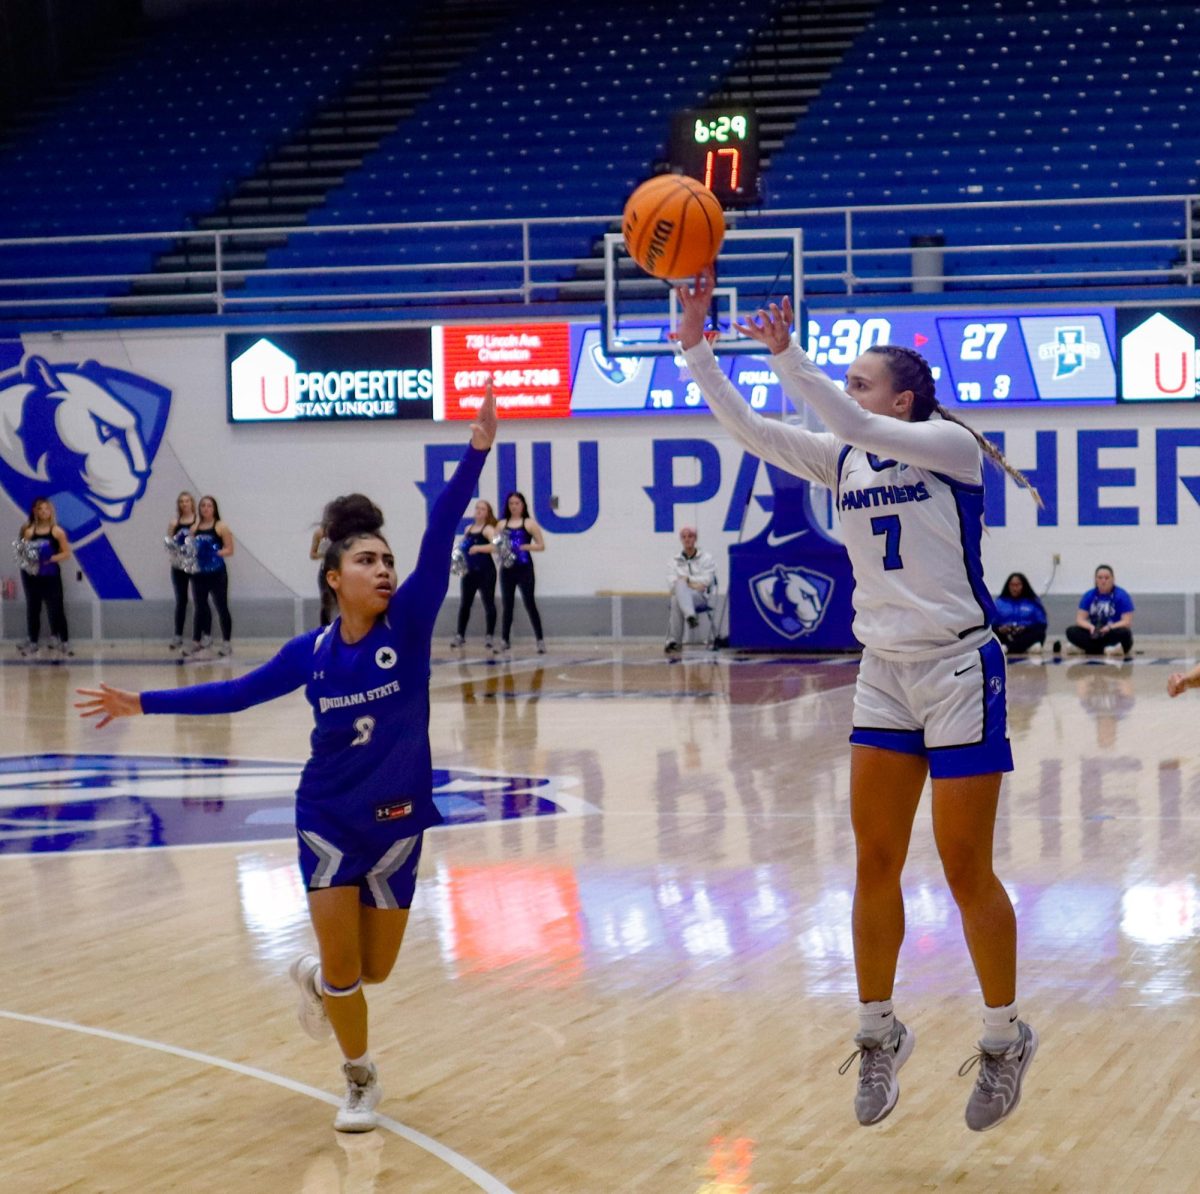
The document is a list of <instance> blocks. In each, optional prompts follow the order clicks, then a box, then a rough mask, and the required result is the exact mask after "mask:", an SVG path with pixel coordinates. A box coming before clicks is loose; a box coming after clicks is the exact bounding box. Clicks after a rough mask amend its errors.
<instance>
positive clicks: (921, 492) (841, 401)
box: [684, 341, 995, 660]
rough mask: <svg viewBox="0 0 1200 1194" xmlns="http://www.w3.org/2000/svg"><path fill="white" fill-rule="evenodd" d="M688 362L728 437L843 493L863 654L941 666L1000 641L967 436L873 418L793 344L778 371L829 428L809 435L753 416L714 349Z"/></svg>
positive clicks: (976, 468)
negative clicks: (940, 661) (994, 628)
mask: <svg viewBox="0 0 1200 1194" xmlns="http://www.w3.org/2000/svg"><path fill="white" fill-rule="evenodd" d="M684 356H685V358H686V360H687V363H688V366H689V368H690V369H691V371H692V375H693V376H694V377H695V378H696V381H697V382H698V383H699V384H700V388H701V389H702V390H703V392H704V396H705V397H706V398H707V399H708V403H709V406H710V407H711V409H712V412H713V414H714V415H716V417H717V418H718V419H719V420H720V422H721V423H722V425H723V426H724V427H725V428H726V429H727V430H728V431H730V432H731V434H733V435H734V436H735V437H736V438H737V439H738V440H740V441H741V443H743V444H744V445H745V446H746V447H748V448H749V449H750V450H751V451H752V452H755V453H757V454H758V455H759V456H761V457H762V458H763V459H764V460H769V461H770V462H771V463H772V464H776V465H778V466H779V467H780V468H784V469H787V470H788V471H789V472H792V473H795V474H796V475H797V476H799V477H803V478H805V479H806V480H809V481H815V482H816V483H817V484H820V485H824V486H826V487H827V488H829V489H832V490H833V491H834V495H835V498H836V502H837V507H838V512H839V515H840V517H841V523H842V539H843V541H844V542H845V545H846V550H847V552H848V553H849V555H850V564H851V566H852V568H853V570H854V581H855V589H854V614H855V617H854V633H855V635H856V636H857V637H858V639H859V641H860V642H861V643H862V644H863V646H864V647H869V648H870V649H871V650H873V651H876V652H877V653H878V654H880V655H882V656H884V657H885V658H900V659H910V660H915V659H921V658H926V659H935V658H938V657H940V656H943V655H952V654H954V653H955V652H957V651H962V650H965V649H969V648H972V647H976V646H979V645H980V644H981V643H982V642H984V641H986V639H987V638H989V637H990V636H991V622H992V618H993V617H994V614H995V606H994V605H993V603H992V598H991V596H990V595H989V593H988V591H987V589H986V588H985V587H984V582H983V564H982V561H981V559H980V553H979V546H980V537H981V535H982V532H983V483H982V482H983V467H982V457H981V456H980V451H979V445H978V443H977V442H976V440H975V438H974V436H973V435H972V434H971V432H970V431H969V430H967V428H965V427H960V426H958V425H957V424H956V423H952V422H948V421H946V420H944V419H930V420H928V421H927V422H923V423H917V424H913V423H909V422H906V421H902V420H900V419H894V418H889V417H885V416H882V415H875V414H871V413H869V412H867V411H865V410H863V409H862V408H861V407H860V406H859V405H858V403H856V402H855V401H854V400H853V399H852V398H850V397H849V395H847V394H846V392H845V391H844V390H842V389H840V388H839V387H838V386H836V385H834V384H833V382H831V381H830V380H829V378H827V377H826V376H825V375H824V374H823V373H821V371H820V370H819V369H817V368H816V366H815V365H814V364H813V363H812V362H811V361H810V360H809V359H808V357H807V356H806V355H805V354H804V352H803V351H802V350H801V349H800V348H798V347H797V346H795V345H793V346H792V347H791V348H789V349H788V350H787V351H785V352H783V353H780V354H778V355H777V356H774V357H772V358H771V360H772V365H773V367H774V369H775V371H776V372H777V373H778V375H779V378H780V381H781V382H782V383H783V387H784V390H785V391H786V393H787V394H788V396H789V397H791V398H793V399H797V400H802V401H805V402H807V403H808V404H809V405H810V406H811V407H812V408H813V410H815V411H816V413H817V414H818V415H819V416H820V417H821V419H822V420H823V421H824V423H825V425H826V426H827V427H828V428H829V431H828V432H813V431H806V430H805V429H804V428H802V427H793V426H787V425H785V424H782V423H776V422H773V421H771V420H768V419H764V418H763V417H762V416H761V415H759V414H757V413H756V412H755V411H752V410H751V409H750V408H749V407H748V406H747V405H746V402H745V400H744V399H743V398H742V396H741V395H740V394H739V393H738V392H737V390H735V389H734V388H733V385H732V383H730V381H729V379H728V378H727V377H725V375H724V374H723V372H722V371H721V368H720V366H719V365H718V364H717V362H716V360H715V358H714V357H713V355H712V349H711V348H710V347H709V346H708V344H707V343H704V342H703V341H702V342H701V343H700V344H699V345H696V346H695V347H693V348H689V349H688V350H687V352H686V353H685V354H684ZM852 444H855V445H857V446H851V445H852ZM913 460H917V461H920V462H921V463H920V464H912V463H910V462H911V461H913Z"/></svg>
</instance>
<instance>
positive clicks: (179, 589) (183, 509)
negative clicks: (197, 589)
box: [167, 489, 196, 651]
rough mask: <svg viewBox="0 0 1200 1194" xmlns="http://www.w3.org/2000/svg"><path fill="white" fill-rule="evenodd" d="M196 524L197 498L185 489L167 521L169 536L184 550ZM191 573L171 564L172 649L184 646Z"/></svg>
mask: <svg viewBox="0 0 1200 1194" xmlns="http://www.w3.org/2000/svg"><path fill="white" fill-rule="evenodd" d="M195 525H196V499H195V498H194V497H193V496H192V495H191V494H190V493H188V491H187V490H186V489H185V490H184V491H183V492H182V493H181V494H180V495H179V496H178V497H177V498H176V499H175V517H174V518H172V519H171V521H170V522H169V523H167V538H168V539H170V540H172V542H174V544H175V546H176V547H178V548H179V549H180V551H182V550H183V549H184V546H185V544H186V543H187V540H188V536H189V535H190V534H191V533H192V530H193V528H194V527H195ZM191 583H192V577H191V574H190V573H188V572H185V571H184V570H183V569H182V568H177V567H175V565H174V564H172V565H171V588H172V589H173V590H174V591H175V635H174V637H173V638H172V639H171V644H170V647H171V650H172V651H178V650H179V649H180V647H182V646H183V627H184V623H185V622H186V621H187V607H188V586H189V585H190V584H191Z"/></svg>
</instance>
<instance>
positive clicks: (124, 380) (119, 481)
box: [0, 355, 171, 598]
mask: <svg viewBox="0 0 1200 1194" xmlns="http://www.w3.org/2000/svg"><path fill="white" fill-rule="evenodd" d="M170 405H171V391H170V390H168V389H166V388H165V387H163V386H160V385H158V384H157V383H156V382H152V381H150V380H148V379H147V378H144V377H139V376H137V375H136V374H133V373H127V372H125V371H124V370H122V369H114V368H112V367H110V366H108V365H102V364H100V363H99V362H97V361H83V362H82V363H74V364H68V363H56V364H51V363H50V362H49V361H47V360H46V359H45V358H44V357H40V356H36V355H31V356H28V357H26V358H25V359H24V360H23V361H22V362H21V364H19V365H18V366H17V367H16V368H14V369H10V370H8V371H6V372H3V373H0V486H2V487H3V489H4V491H5V492H6V493H7V494H8V496H9V497H10V498H11V499H12V500H13V501H14V502H15V503H16V505H17V506H19V507H20V508H21V509H22V510H28V509H29V507H30V505H31V504H32V502H33V500H34V498H36V497H38V496H40V495H45V496H46V497H48V498H49V499H50V500H51V501H52V502H53V503H54V506H55V510H56V511H57V514H58V521H59V523H60V524H61V525H62V527H63V529H64V530H65V531H66V532H67V535H68V537H69V538H70V540H71V547H72V550H73V551H74V553H75V557H76V559H77V560H78V561H79V565H80V567H81V568H83V570H84V571H85V572H86V573H87V576H88V579H89V580H90V581H91V583H92V586H93V588H94V589H95V590H96V594H97V596H99V597H102V598H114V597H125V598H130V597H132V598H137V597H140V596H141V594H140V593H139V592H138V590H137V586H136V585H135V584H134V583H133V581H132V580H131V578H130V577H129V574H128V573H127V572H126V571H125V568H124V566H123V565H122V564H121V561H120V560H119V559H118V558H117V555H116V552H115V551H114V550H113V548H112V546H111V544H110V543H109V542H108V539H107V538H106V537H105V535H104V524H105V523H110V522H124V521H125V520H126V519H127V518H128V517H129V515H130V513H131V512H132V510H133V507H134V505H135V504H136V503H137V502H138V500H139V499H140V498H141V497H142V495H143V494H144V493H145V492H146V483H147V482H148V481H149V479H150V472H151V467H152V465H153V462H154V458H155V456H156V455H157V453H158V449H159V445H160V444H161V443H162V438H163V433H164V432H165V430H166V426H167V415H168V413H169V410H170Z"/></svg>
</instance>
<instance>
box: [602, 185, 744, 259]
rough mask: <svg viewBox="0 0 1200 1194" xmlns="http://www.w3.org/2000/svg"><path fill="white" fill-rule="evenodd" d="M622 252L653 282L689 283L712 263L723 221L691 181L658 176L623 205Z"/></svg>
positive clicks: (705, 191)
mask: <svg viewBox="0 0 1200 1194" xmlns="http://www.w3.org/2000/svg"><path fill="white" fill-rule="evenodd" d="M621 231H622V232H623V233H624V235H625V247H626V248H627V249H628V250H629V256H630V257H632V258H633V259H634V261H636V262H637V263H638V265H640V266H641V267H642V269H644V270H645V271H646V273H648V274H653V275H654V276H655V277H656V278H690V277H692V276H693V275H694V274H697V273H699V272H700V270H702V269H703V268H704V267H705V266H706V265H709V264H710V263H711V262H712V260H713V258H714V257H716V255H717V251H718V250H719V249H720V247H721V242H722V241H723V240H724V239H725V216H724V215H723V214H722V212H721V204H720V203H719V202H718V201H717V197H716V195H714V194H713V193H712V191H710V190H709V189H708V188H707V187H706V186H704V185H702V184H701V183H698V182H697V181H696V180H695V179H694V178H688V177H686V176H685V175H683V174H659V175H657V176H656V177H655V178H652V179H650V180H649V181H648V182H644V183H642V185H641V186H640V187H638V189H637V190H636V191H634V192H633V194H632V195H630V196H629V202H628V203H626V204H625V215H624V217H623V218H622V221H621Z"/></svg>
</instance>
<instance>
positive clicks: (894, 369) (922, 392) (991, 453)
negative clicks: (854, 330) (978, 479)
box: [867, 344, 1045, 509]
mask: <svg viewBox="0 0 1200 1194" xmlns="http://www.w3.org/2000/svg"><path fill="white" fill-rule="evenodd" d="M867 352H874V353H878V354H879V355H881V356H884V357H886V358H887V363H888V372H890V373H891V375H892V385H893V386H894V387H895V389H896V391H897V393H902V392H903V391H904V390H912V392H913V404H912V421H913V422H914V423H923V422H925V421H926V420H927V419H928V418H929V416H930V415H932V414H934V413H935V412H936V413H937V414H939V415H940V416H941V417H942V418H943V419H946V420H948V421H949V422H951V423H957V424H958V425H959V426H960V427H965V428H966V429H967V430H968V431H969V432H970V433H971V434H972V435H973V436H974V437H975V441H976V442H977V443H978V444H979V450H980V451H981V452H982V453H983V454H984V456H985V457H986V458H987V459H988V460H990V461H991V462H992V463H993V464H995V465H996V466H997V467H998V468H1001V469H1003V470H1004V471H1005V472H1006V473H1007V474H1008V475H1009V476H1010V477H1012V479H1013V480H1014V481H1016V483H1017V484H1018V485H1020V486H1021V488H1022V489H1027V490H1029V493H1030V495H1031V496H1032V498H1033V500H1034V501H1035V502H1037V504H1038V507H1039V509H1044V508H1045V503H1044V502H1043V501H1042V498H1041V495H1040V494H1039V493H1038V491H1037V490H1036V489H1034V487H1033V485H1032V484H1031V483H1030V481H1029V478H1028V477H1026V476H1025V474H1024V473H1023V472H1021V470H1020V469H1018V468H1014V467H1013V466H1012V465H1011V464H1009V462H1008V460H1007V458H1006V457H1005V455H1004V453H1003V452H1001V451H1000V449H999V448H998V447H996V445H995V444H994V443H992V441H991V440H990V439H987V438H986V437H985V436H982V435H980V434H979V432H978V431H976V430H975V428H974V427H972V426H971V425H970V424H969V423H964V422H963V421H962V419H960V418H959V417H958V416H957V415H955V414H951V413H950V411H948V410H947V409H946V408H945V407H944V406H943V405H942V404H941V403H940V402H938V400H937V395H936V386H935V383H934V380H933V373H932V371H931V370H930V368H929V362H928V361H927V360H926V359H925V358H924V357H923V356H922V355H921V354H920V353H919V352H916V351H915V350H913V349H911V348H905V347H903V346H902V345H900V344H876V345H874V346H873V347H872V348H868V349H867Z"/></svg>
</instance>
